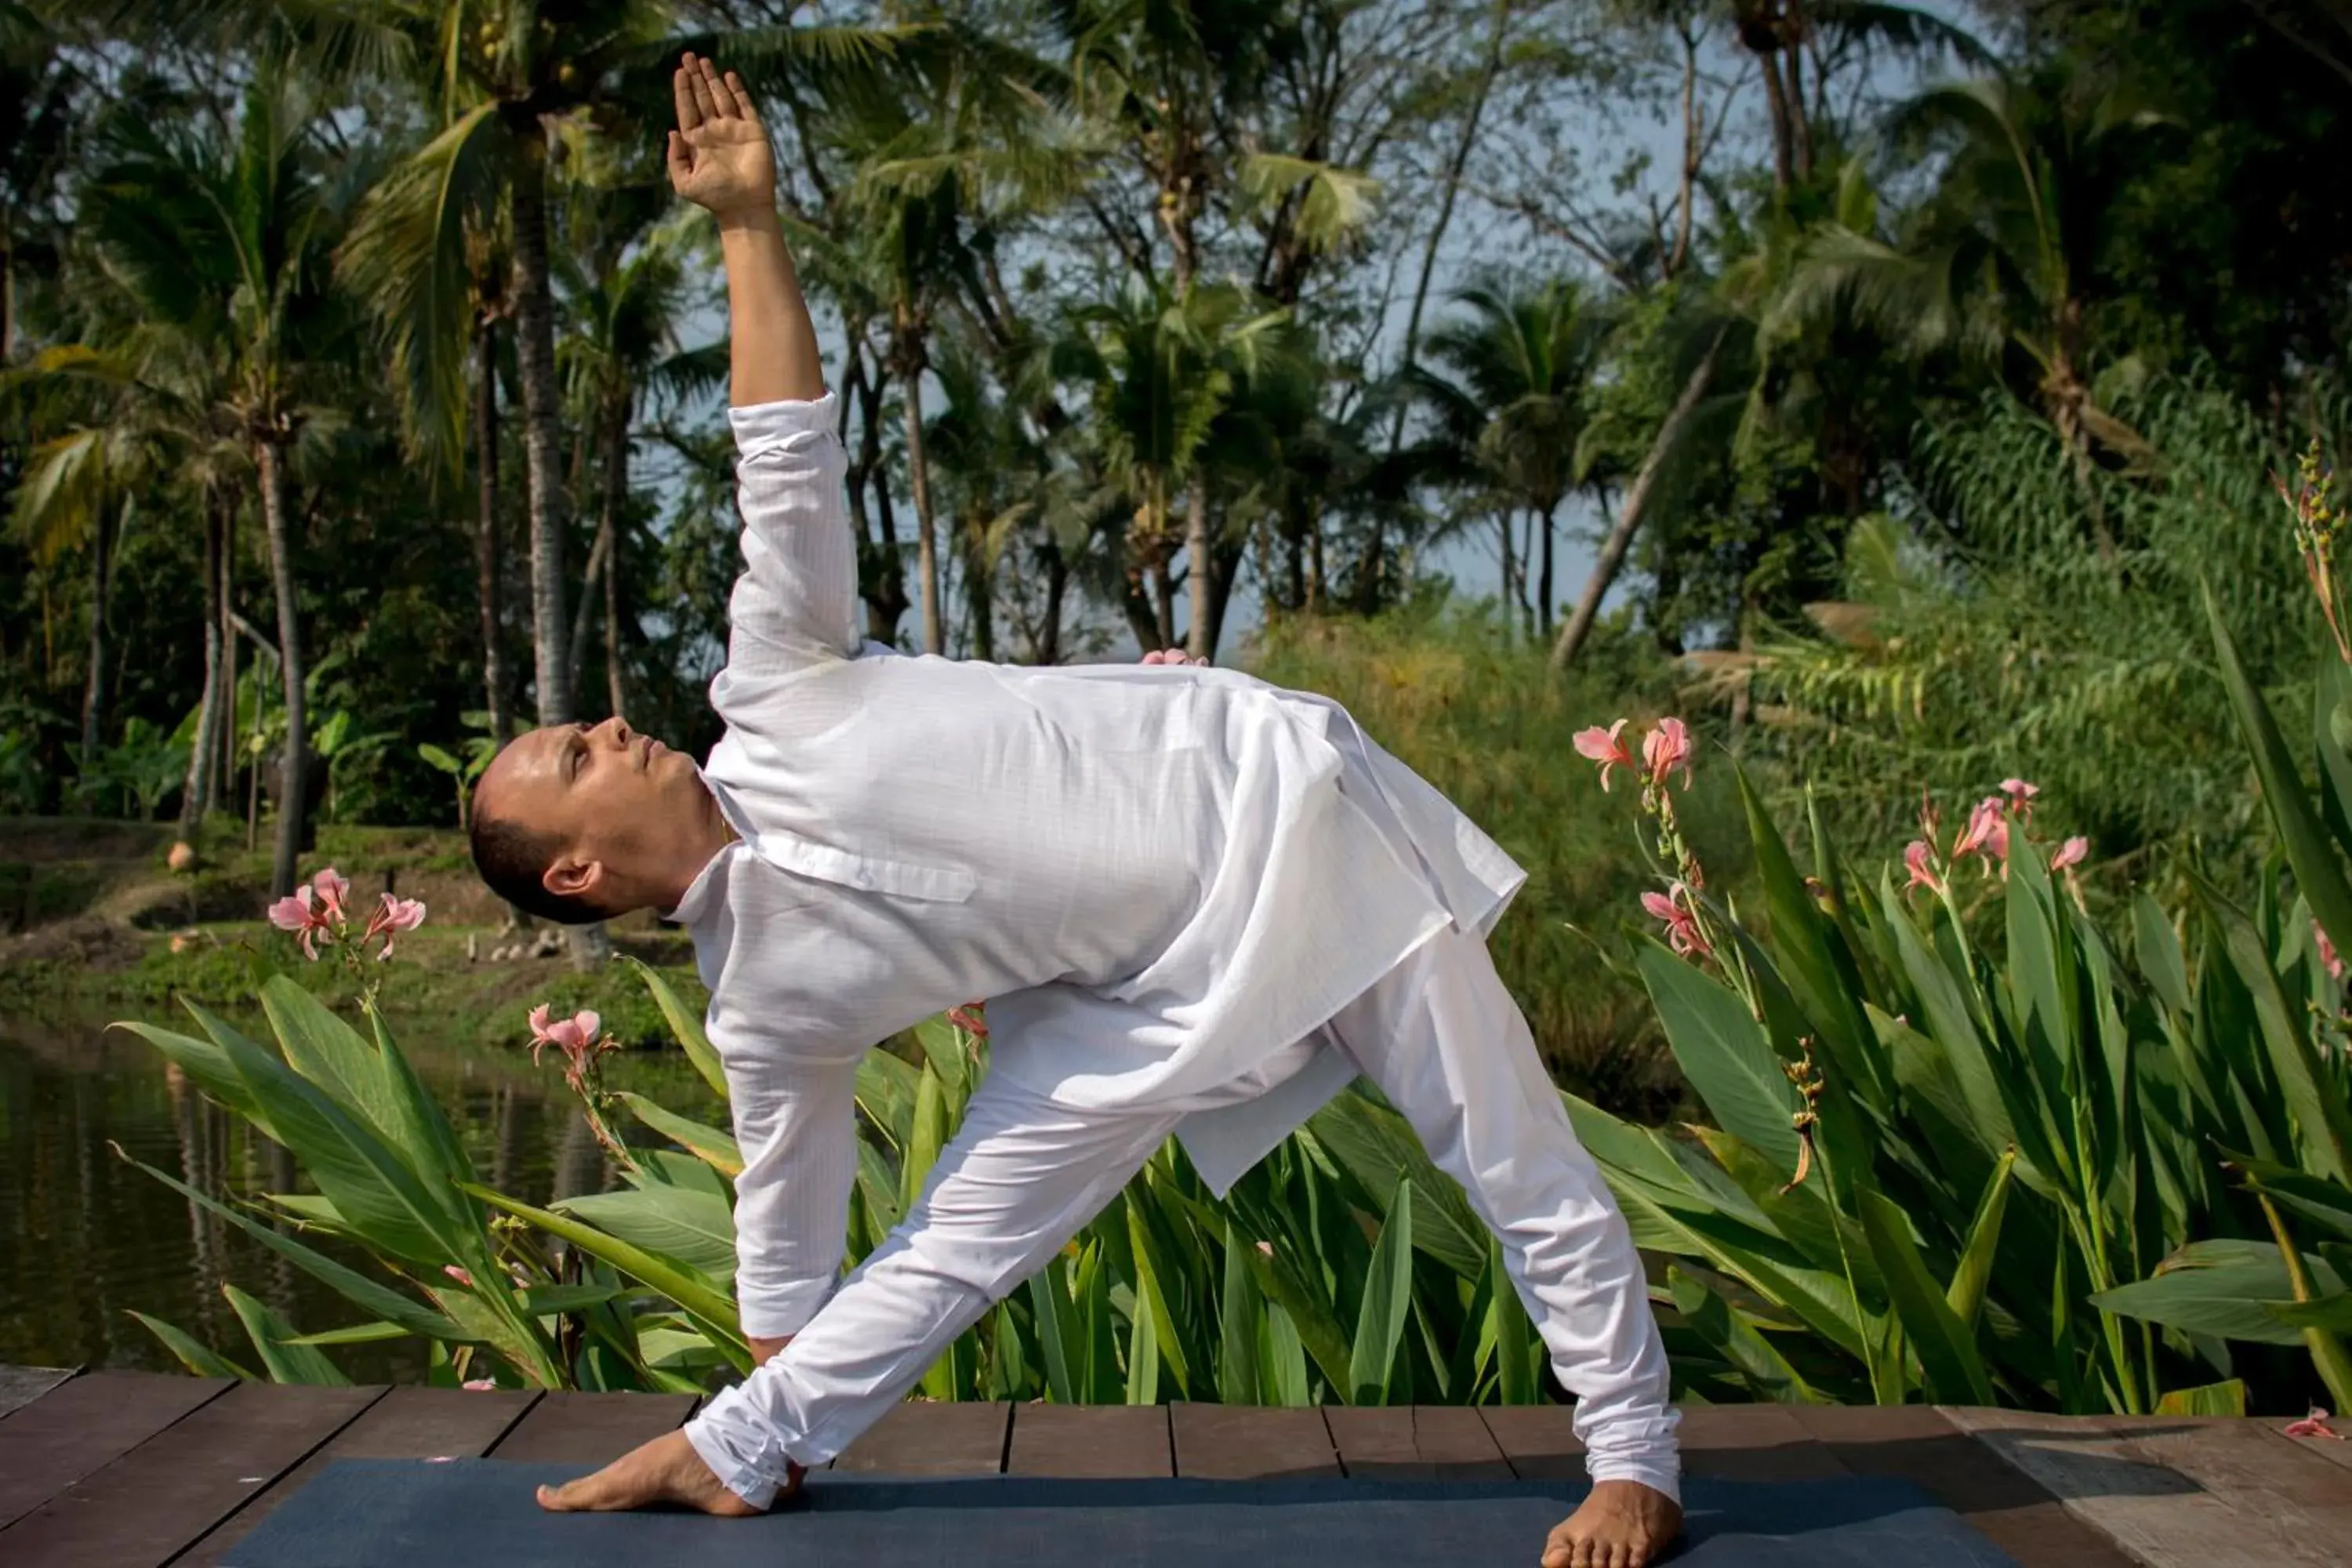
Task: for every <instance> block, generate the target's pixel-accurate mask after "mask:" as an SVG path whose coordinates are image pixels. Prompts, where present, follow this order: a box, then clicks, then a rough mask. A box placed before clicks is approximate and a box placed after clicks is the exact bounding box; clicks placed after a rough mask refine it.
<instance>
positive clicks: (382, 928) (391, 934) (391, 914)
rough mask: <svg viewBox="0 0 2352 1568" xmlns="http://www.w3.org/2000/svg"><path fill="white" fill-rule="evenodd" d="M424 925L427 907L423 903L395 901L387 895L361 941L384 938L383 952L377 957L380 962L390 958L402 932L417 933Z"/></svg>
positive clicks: (405, 900) (404, 900)
mask: <svg viewBox="0 0 2352 1568" xmlns="http://www.w3.org/2000/svg"><path fill="white" fill-rule="evenodd" d="M424 923H425V906H424V905H423V904H422V903H419V902H418V901H417V900H415V899H395V898H394V897H393V896H392V895H391V894H390V893H386V894H384V895H383V902H382V903H381V904H378V905H377V906H376V911H375V913H374V914H373V915H372V916H370V917H369V919H368V926H367V933H366V934H365V935H364V936H362V937H361V938H360V940H361V941H362V942H373V941H374V940H375V939H376V938H377V937H379V936H380V937H382V938H383V952H379V953H377V954H376V957H377V958H378V959H379V960H382V959H386V958H390V957H391V956H392V944H393V941H394V938H396V937H398V936H399V935H400V933H401V932H402V931H415V929H416V928H417V927H418V926H421V925H423V924H424Z"/></svg>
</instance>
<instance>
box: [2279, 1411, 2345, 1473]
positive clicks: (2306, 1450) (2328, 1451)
mask: <svg viewBox="0 0 2352 1568" xmlns="http://www.w3.org/2000/svg"><path fill="white" fill-rule="evenodd" d="M2255 1425H2256V1426H2260V1427H2261V1428H2262V1429H2263V1431H2265V1432H2268V1433H2269V1434H2270V1435H2271V1436H2273V1437H2275V1438H2277V1439H2278V1440H2279V1441H2280V1442H2282V1443H2284V1444H2286V1445H2288V1446H2289V1447H2292V1448H2294V1450H2295V1451H2296V1452H2297V1453H2303V1454H2316V1455H2318V1456H2319V1457H2320V1458H2323V1459H2326V1460H2327V1461H2328V1462H2329V1463H2330V1464H2335V1465H2340V1466H2342V1467H2343V1468H2346V1469H2347V1470H2352V1441H2347V1440H2346V1439H2345V1438H2342V1437H2290V1436H2287V1435H2286V1432H2285V1430H2284V1428H2285V1427H2286V1426H2289V1425H2291V1423H2288V1422H2284V1421H2281V1420H2278V1419H2277V1418H2275V1417H2273V1418H2271V1419H2269V1420H2257V1421H2256V1422H2255ZM2329 1425H2330V1426H2331V1427H2333V1426H2335V1425H2336V1424H2335V1423H2333V1422H2331V1423H2329Z"/></svg>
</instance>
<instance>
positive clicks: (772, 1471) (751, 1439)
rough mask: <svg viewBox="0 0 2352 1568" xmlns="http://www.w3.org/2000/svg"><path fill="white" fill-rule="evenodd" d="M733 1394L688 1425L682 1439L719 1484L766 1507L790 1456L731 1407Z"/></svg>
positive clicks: (713, 1403) (720, 1396)
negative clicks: (684, 1439) (684, 1438)
mask: <svg viewBox="0 0 2352 1568" xmlns="http://www.w3.org/2000/svg"><path fill="white" fill-rule="evenodd" d="M736 1394H737V1391H736V1390H734V1389H731V1388H730V1389H728V1390H726V1391H724V1392H723V1393H721V1394H718V1395H717V1396H715V1397H714V1398H713V1399H712V1400H711V1401H710V1403H709V1405H705V1406H704V1407H703V1410H702V1413H701V1414H700V1415H697V1416H696V1417H695V1418H694V1419H693V1420H691V1421H688V1423H687V1424H686V1426H685V1427H684V1431H685V1433H686V1440H687V1442H688V1444H690V1445H691V1446H692V1447H693V1448H694V1451H695V1452H696V1453H697V1454H698V1455H699V1456H701V1458H702V1462H703V1463H704V1464H706V1465H708V1466H709V1467H710V1473H711V1474H712V1475H714V1476H717V1477H718V1478H719V1484H720V1485H721V1486H723V1487H725V1488H726V1489H728V1490H729V1491H730V1492H733V1493H734V1494H735V1495H736V1496H737V1497H740V1498H741V1499H742V1500H744V1501H745V1502H747V1503H750V1504H751V1506H752V1507H753V1508H758V1509H764V1508H766V1507H767V1506H768V1505H769V1504H771V1503H772V1502H774V1501H775V1500H776V1493H777V1492H778V1491H780V1490H782V1488H783V1485H784V1481H785V1479H786V1468H787V1467H788V1466H789V1465H790V1464H791V1463H792V1456H791V1455H789V1454H787V1453H786V1452H785V1451H784V1448H783V1446H782V1444H780V1443H778V1442H776V1441H775V1440H774V1439H773V1437H772V1436H770V1435H769V1434H768V1432H767V1431H766V1429H765V1428H764V1427H763V1426H762V1425H761V1423H760V1422H758V1421H756V1420H749V1419H746V1418H745V1416H744V1415H741V1414H740V1413H736V1412H733V1411H731V1410H730V1408H729V1406H730V1403H733V1402H734V1401H735V1398H736Z"/></svg>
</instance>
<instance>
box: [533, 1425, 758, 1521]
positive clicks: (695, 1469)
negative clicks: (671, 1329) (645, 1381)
mask: <svg viewBox="0 0 2352 1568" xmlns="http://www.w3.org/2000/svg"><path fill="white" fill-rule="evenodd" d="M802 1474H803V1472H802V1470H801V1468H800V1467H799V1466H798V1465H794V1466H793V1467H792V1470H791V1472H790V1475H789V1478H788V1479H786V1481H785V1482H784V1489H783V1490H782V1491H781V1492H779V1493H778V1494H777V1496H778V1498H779V1499H782V1498H787V1497H790V1496H792V1495H793V1493H794V1492H796V1491H798V1490H800V1488H801V1476H802ZM659 1503H670V1504H674V1505H677V1506H680V1507H684V1508H690V1509H697V1510H700V1511H701V1512H704V1513H709V1514H717V1515H718V1516H719V1518H721V1519H749V1518H750V1517H751V1515H753V1514H755V1513H758V1512H760V1511H761V1510H759V1509H756V1508H753V1507H752V1506H751V1504H750V1503H748V1502H745V1501H744V1500H742V1499H741V1498H740V1497H737V1496H736V1495H735V1494H734V1493H733V1492H731V1491H729V1490H728V1489H727V1487H726V1485H725V1483H723V1482H722V1481H720V1480H719V1478H718V1477H717V1476H715V1475H713V1474H712V1473H711V1470H710V1467H709V1465H706V1464H704V1463H703V1462H702V1456H701V1455H699V1454H698V1453H696V1452H695V1451H694V1445H693V1444H691V1443H689V1442H688V1441H687V1440H686V1434H685V1433H684V1432H665V1433H663V1434H662V1435H661V1436H658V1437H656V1438H655V1439H654V1440H653V1441H652V1442H650V1443H647V1444H645V1445H643V1446H642V1447H636V1448H633V1449H631V1450H630V1451H629V1452H628V1453H625V1454H624V1455H622V1456H621V1457H620V1458H617V1459H615V1460H614V1461H613V1462H612V1463H611V1464H609V1465H607V1466H605V1467H604V1468H603V1469H601V1470H598V1471H597V1472H596V1473H595V1474H594V1475H593V1476H583V1477H581V1478H580V1479H578V1480H576V1481H566V1482H564V1483H563V1484H562V1486H560V1487H541V1488H540V1489H539V1506H540V1507H541V1508H543V1509H545V1510H548V1511H549V1512H550V1513H613V1512H617V1511H620V1510H625V1509H633V1508H652V1507H654V1506H655V1505H656V1504H659Z"/></svg>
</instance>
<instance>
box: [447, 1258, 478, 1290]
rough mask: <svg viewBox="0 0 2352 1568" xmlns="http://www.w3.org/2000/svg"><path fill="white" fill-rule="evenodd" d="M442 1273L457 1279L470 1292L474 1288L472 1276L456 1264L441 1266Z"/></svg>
mask: <svg viewBox="0 0 2352 1568" xmlns="http://www.w3.org/2000/svg"><path fill="white" fill-rule="evenodd" d="M441 1272H442V1273H444V1274H446V1275H447V1276H448V1277H449V1278H450V1279H455V1280H456V1281H457V1283H458V1284H460V1285H463V1286H464V1287H465V1288H466V1289H468V1290H470V1289H473V1288H474V1277H473V1276H472V1275H471V1274H468V1273H467V1272H466V1271H465V1270H464V1269H462V1268H458V1267H457V1265H456V1264H454V1263H445V1264H443V1265H442V1266H441Z"/></svg>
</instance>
